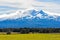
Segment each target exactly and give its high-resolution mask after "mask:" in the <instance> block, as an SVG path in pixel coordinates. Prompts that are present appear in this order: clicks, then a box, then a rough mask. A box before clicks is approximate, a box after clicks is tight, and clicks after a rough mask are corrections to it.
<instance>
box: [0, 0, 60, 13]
mask: <svg viewBox="0 0 60 40" xmlns="http://www.w3.org/2000/svg"><path fill="white" fill-rule="evenodd" d="M0 6H9V7H14V8H22V9H25V8H27V9H29V8H36V9H43V10H47V11H50V12H55V13H60V5H59V4H55V3H52V2H38V1H35V0H0Z"/></svg>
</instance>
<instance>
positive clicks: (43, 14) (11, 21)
mask: <svg viewBox="0 0 60 40" xmlns="http://www.w3.org/2000/svg"><path fill="white" fill-rule="evenodd" d="M6 27H7V28H9V27H10V28H20V27H39V28H40V27H42V28H50V27H52V28H53V27H60V14H57V13H51V12H47V11H44V10H36V9H27V10H17V11H13V12H12V13H9V14H2V15H0V28H6Z"/></svg>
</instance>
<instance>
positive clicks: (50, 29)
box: [0, 28, 60, 34]
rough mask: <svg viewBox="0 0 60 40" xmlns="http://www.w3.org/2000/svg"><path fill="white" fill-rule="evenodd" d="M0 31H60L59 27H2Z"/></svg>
mask: <svg viewBox="0 0 60 40" xmlns="http://www.w3.org/2000/svg"><path fill="white" fill-rule="evenodd" d="M0 32H7V34H10V33H11V32H18V33H22V34H25V33H60V28H3V29H0Z"/></svg>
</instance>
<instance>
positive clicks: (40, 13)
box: [0, 9, 60, 21]
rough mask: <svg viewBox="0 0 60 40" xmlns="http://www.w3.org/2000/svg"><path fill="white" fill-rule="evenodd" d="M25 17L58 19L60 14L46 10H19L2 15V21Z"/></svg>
mask: <svg viewBox="0 0 60 40" xmlns="http://www.w3.org/2000/svg"><path fill="white" fill-rule="evenodd" d="M24 17H26V19H32V18H35V17H38V18H40V19H45V18H47V19H57V18H58V17H60V14H57V13H51V12H48V11H44V10H36V9H26V10H17V11H14V12H13V13H10V14H2V15H0V21H3V20H7V19H9V20H12V19H18V18H20V19H23V18H24Z"/></svg>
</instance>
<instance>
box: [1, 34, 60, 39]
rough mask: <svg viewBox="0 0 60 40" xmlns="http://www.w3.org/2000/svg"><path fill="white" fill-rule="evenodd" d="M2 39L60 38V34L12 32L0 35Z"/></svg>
mask: <svg viewBox="0 0 60 40" xmlns="http://www.w3.org/2000/svg"><path fill="white" fill-rule="evenodd" d="M0 40H60V34H58V33H56V34H54V33H52V34H46V33H45V34H42V33H41V34H11V35H0Z"/></svg>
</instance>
